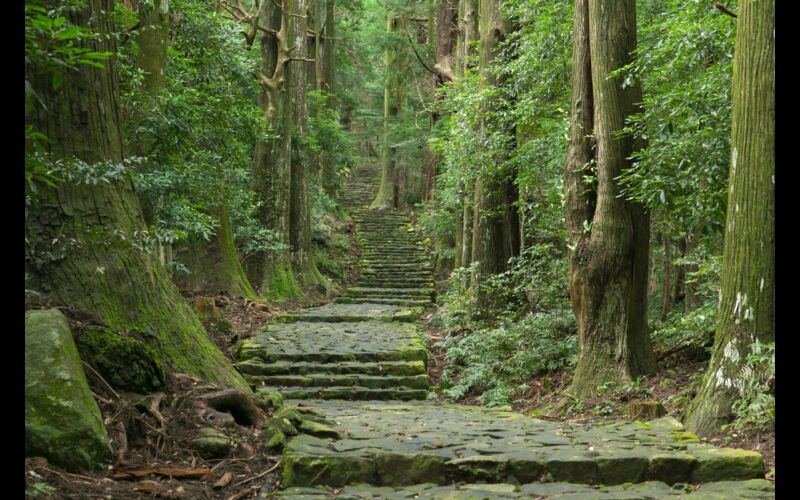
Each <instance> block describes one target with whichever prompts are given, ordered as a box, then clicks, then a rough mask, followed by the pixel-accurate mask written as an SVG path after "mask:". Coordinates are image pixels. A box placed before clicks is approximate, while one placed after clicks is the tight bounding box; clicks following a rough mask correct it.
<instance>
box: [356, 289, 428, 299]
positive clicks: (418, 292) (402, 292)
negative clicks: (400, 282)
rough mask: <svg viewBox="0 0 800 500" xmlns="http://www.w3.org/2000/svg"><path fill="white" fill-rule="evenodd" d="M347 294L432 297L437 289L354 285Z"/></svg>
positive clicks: (359, 295) (357, 295) (358, 295)
mask: <svg viewBox="0 0 800 500" xmlns="http://www.w3.org/2000/svg"><path fill="white" fill-rule="evenodd" d="M346 293H347V295H349V296H351V297H367V296H376V295H391V296H393V297H398V296H403V297H421V298H430V297H431V296H432V295H433V294H434V293H436V291H435V290H434V289H433V288H362V287H353V288H348V289H347V292H346Z"/></svg>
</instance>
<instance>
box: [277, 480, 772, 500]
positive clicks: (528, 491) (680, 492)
mask: <svg viewBox="0 0 800 500" xmlns="http://www.w3.org/2000/svg"><path fill="white" fill-rule="evenodd" d="M277 498H278V499H280V500H323V499H327V498H342V499H345V498H346V499H371V498H385V499H391V500H395V499H397V500H399V499H408V498H421V499H443V498H447V499H450V500H468V499H479V498H480V499H489V498H491V499H495V498H498V499H508V498H528V499H531V498H557V499H565V500H566V499H570V500H619V499H620V498H629V499H630V498H637V499H650V498H690V499H697V500H702V499H705V500H711V499H718V500H723V499H725V500H744V499H749V498H775V485H774V483H772V482H771V481H768V480H766V479H750V480H747V481H717V482H713V483H704V484H701V485H700V486H699V487H697V488H695V487H694V486H692V485H689V484H675V485H672V486H670V485H668V484H667V483H664V482H661V481H647V482H644V483H637V484H620V485H614V486H588V485H585V484H576V483H564V482H558V483H540V482H535V483H529V484H522V485H519V484H509V483H496V484H485V483H483V484H454V485H447V486H439V485H437V484H431V483H426V484H425V483H424V484H417V485H414V486H399V487H389V486H384V487H380V486H364V485H357V486H346V487H344V488H342V489H339V488H336V489H334V488H330V487H323V486H320V487H316V488H304V487H295V488H288V489H286V490H283V491H279V492H278V493H277Z"/></svg>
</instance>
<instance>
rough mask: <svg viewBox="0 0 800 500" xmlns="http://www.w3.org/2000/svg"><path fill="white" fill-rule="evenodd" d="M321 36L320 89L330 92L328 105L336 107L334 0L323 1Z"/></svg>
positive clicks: (332, 107)
mask: <svg viewBox="0 0 800 500" xmlns="http://www.w3.org/2000/svg"><path fill="white" fill-rule="evenodd" d="M323 33H324V35H323V37H322V73H323V78H322V90H324V91H325V92H327V93H329V94H331V96H330V97H329V98H328V102H327V104H328V106H329V107H330V108H331V109H334V110H335V109H336V99H335V97H334V95H333V94H334V92H336V0H327V1H326V3H325V27H324V29H323Z"/></svg>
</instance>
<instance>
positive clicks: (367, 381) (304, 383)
mask: <svg viewBox="0 0 800 500" xmlns="http://www.w3.org/2000/svg"><path fill="white" fill-rule="evenodd" d="M245 380H247V382H248V383H250V384H251V385H253V386H257V387H272V388H275V389H277V390H282V389H284V388H287V387H364V388H367V389H391V388H393V387H406V388H409V389H428V387H429V386H430V382H429V380H428V375H426V374H422V375H410V376H392V375H361V374H354V373H351V374H337V375H331V374H327V373H308V374H304V375H245Z"/></svg>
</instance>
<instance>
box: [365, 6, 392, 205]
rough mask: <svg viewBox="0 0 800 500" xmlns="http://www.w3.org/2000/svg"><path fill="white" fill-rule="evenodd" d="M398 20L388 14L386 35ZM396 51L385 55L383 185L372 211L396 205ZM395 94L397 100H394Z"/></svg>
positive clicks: (387, 51)
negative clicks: (392, 132)
mask: <svg viewBox="0 0 800 500" xmlns="http://www.w3.org/2000/svg"><path fill="white" fill-rule="evenodd" d="M396 23H397V20H396V19H395V17H394V13H393V12H392V11H387V12H386V33H387V34H388V33H392V31H394V27H395V25H396ZM394 60H395V54H394V51H393V50H392V49H391V48H390V47H387V48H386V52H385V54H384V66H385V75H384V88H383V152H382V154H381V184H380V187H379V188H378V194H377V195H376V196H375V199H374V200H373V201H372V203H371V204H370V206H369V208H370V210H386V209H388V208H394V207H395V206H396V205H395V197H396V193H395V168H394V167H395V165H394V148H392V147H391V146H390V144H389V125H390V123H391V121H392V120H393V119H394V118H396V117H397V115H398V112H399V109H398V105H397V101H398V100H399V95H397V94H399V93H400V89H398V88H397V86H396V85H395V84H396V78H394V77H393V76H392V74H391V72H392V71H394ZM393 94H394V96H395V99H392V97H393Z"/></svg>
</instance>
